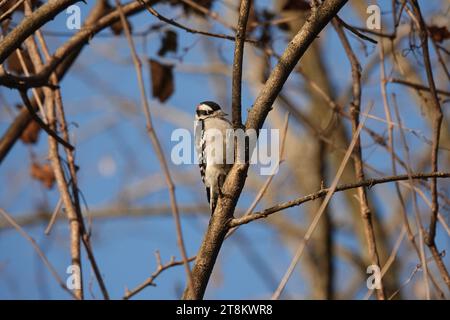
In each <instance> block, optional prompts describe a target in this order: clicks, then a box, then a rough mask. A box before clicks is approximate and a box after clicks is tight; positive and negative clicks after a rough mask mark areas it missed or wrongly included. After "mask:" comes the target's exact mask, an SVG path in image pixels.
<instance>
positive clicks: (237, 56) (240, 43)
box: [231, 0, 251, 129]
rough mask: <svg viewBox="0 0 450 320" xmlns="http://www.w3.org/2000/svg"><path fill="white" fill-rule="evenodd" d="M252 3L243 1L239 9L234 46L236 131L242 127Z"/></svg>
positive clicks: (232, 92)
mask: <svg viewBox="0 0 450 320" xmlns="http://www.w3.org/2000/svg"><path fill="white" fill-rule="evenodd" d="M250 6H251V1H250V0H242V1H241V6H240V8H239V20H238V26H237V28H236V42H235V46H234V60H233V81H232V87H231V111H232V113H231V117H232V121H233V127H234V128H235V129H238V128H241V127H242V112H241V90H242V61H243V58H244V43H245V33H246V29H247V20H248V14H249V12H250Z"/></svg>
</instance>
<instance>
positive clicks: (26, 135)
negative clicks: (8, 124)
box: [20, 120, 41, 144]
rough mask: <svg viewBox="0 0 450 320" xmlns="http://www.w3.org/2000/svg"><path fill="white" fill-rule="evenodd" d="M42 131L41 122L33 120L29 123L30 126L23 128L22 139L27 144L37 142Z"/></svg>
mask: <svg viewBox="0 0 450 320" xmlns="http://www.w3.org/2000/svg"><path fill="white" fill-rule="evenodd" d="M40 131H41V127H40V126H39V124H38V123H37V122H36V121H34V120H32V121H30V123H29V124H28V126H27V127H26V128H25V130H23V132H22V134H21V136H20V140H22V142H23V143H25V144H35V143H36V142H37V141H38V139H39V132H40Z"/></svg>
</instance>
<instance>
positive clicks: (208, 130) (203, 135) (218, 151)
mask: <svg viewBox="0 0 450 320" xmlns="http://www.w3.org/2000/svg"><path fill="white" fill-rule="evenodd" d="M225 116H227V114H226V113H225V112H223V111H222V109H221V108H220V106H219V105H218V104H217V103H215V102H213V101H204V102H201V103H200V104H199V105H197V109H196V114H195V148H196V151H197V155H198V160H199V166H200V175H201V177H202V181H203V183H204V184H205V187H206V196H207V198H208V202H209V204H210V208H211V214H213V213H214V210H215V208H216V205H217V200H218V199H219V195H220V194H221V188H222V185H223V183H224V181H225V178H226V176H227V174H228V172H229V171H230V169H231V167H232V161H231V163H227V162H230V161H229V159H228V161H227V159H226V158H227V157H226V155H227V152H229V150H231V149H229V148H230V147H231V148H232V146H233V141H234V139H233V137H232V133H233V125H232V124H231V122H230V121H229V120H228V119H227V118H225ZM218 135H220V136H221V138H220V137H218ZM211 150H213V151H212V152H211Z"/></svg>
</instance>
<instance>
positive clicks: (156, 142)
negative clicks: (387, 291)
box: [116, 0, 192, 288]
mask: <svg viewBox="0 0 450 320" xmlns="http://www.w3.org/2000/svg"><path fill="white" fill-rule="evenodd" d="M116 5H117V8H118V10H119V14H120V20H121V21H122V25H123V28H124V30H125V33H126V36H127V40H128V44H129V46H130V50H131V55H132V58H133V63H134V66H135V69H136V76H137V80H138V83H139V90H140V93H141V103H142V108H143V111H144V114H145V119H146V122H147V133H148V136H149V138H150V140H151V142H152V144H153V148H154V150H155V153H156V155H157V157H158V161H159V163H160V165H161V168H162V170H163V172H164V176H165V178H166V183H167V187H168V189H169V195H170V206H171V208H172V214H173V219H174V221H175V227H176V232H177V244H178V248H179V250H180V253H181V257H182V259H183V263H184V267H185V269H186V276H187V286H188V287H189V288H191V287H192V275H191V268H190V267H189V260H188V255H187V253H186V247H185V245H184V240H183V232H182V228H181V221H180V213H179V210H178V204H177V200H176V195H175V185H174V183H173V180H172V177H171V174H170V171H169V166H168V165H167V161H166V158H165V156H164V153H163V150H162V147H161V144H160V142H159V139H158V137H157V135H156V132H155V129H154V127H153V123H152V117H151V113H150V106H149V104H148V100H147V94H146V92H145V86H144V80H143V77H142V63H141V61H140V59H139V56H138V54H137V52H136V48H135V45H134V40H133V37H132V36H131V31H130V28H129V26H128V24H127V21H126V18H125V14H124V12H123V10H122V6H121V4H120V0H116ZM145 5H146V7H147V9H149V8H150V9H151V7H149V6H147V4H146V3H145ZM152 10H153V9H152Z"/></svg>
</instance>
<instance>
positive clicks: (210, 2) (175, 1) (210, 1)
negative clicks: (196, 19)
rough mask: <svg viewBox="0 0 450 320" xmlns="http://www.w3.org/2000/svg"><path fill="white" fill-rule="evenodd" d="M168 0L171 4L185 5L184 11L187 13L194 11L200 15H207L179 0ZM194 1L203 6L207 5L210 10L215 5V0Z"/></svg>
mask: <svg viewBox="0 0 450 320" xmlns="http://www.w3.org/2000/svg"><path fill="white" fill-rule="evenodd" d="M166 2H168V3H169V4H170V5H171V6H178V5H180V4H181V5H182V6H183V12H184V14H186V15H189V14H191V13H193V14H196V15H198V16H201V17H205V14H204V13H202V12H200V11H198V10H195V9H194V8H192V7H191V6H190V5H189V4H186V3H182V2H181V1H179V0H166ZM194 2H196V3H197V4H198V5H200V6H202V7H205V8H206V9H208V10H210V9H211V7H212V5H213V2H214V0H195V1H194Z"/></svg>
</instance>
